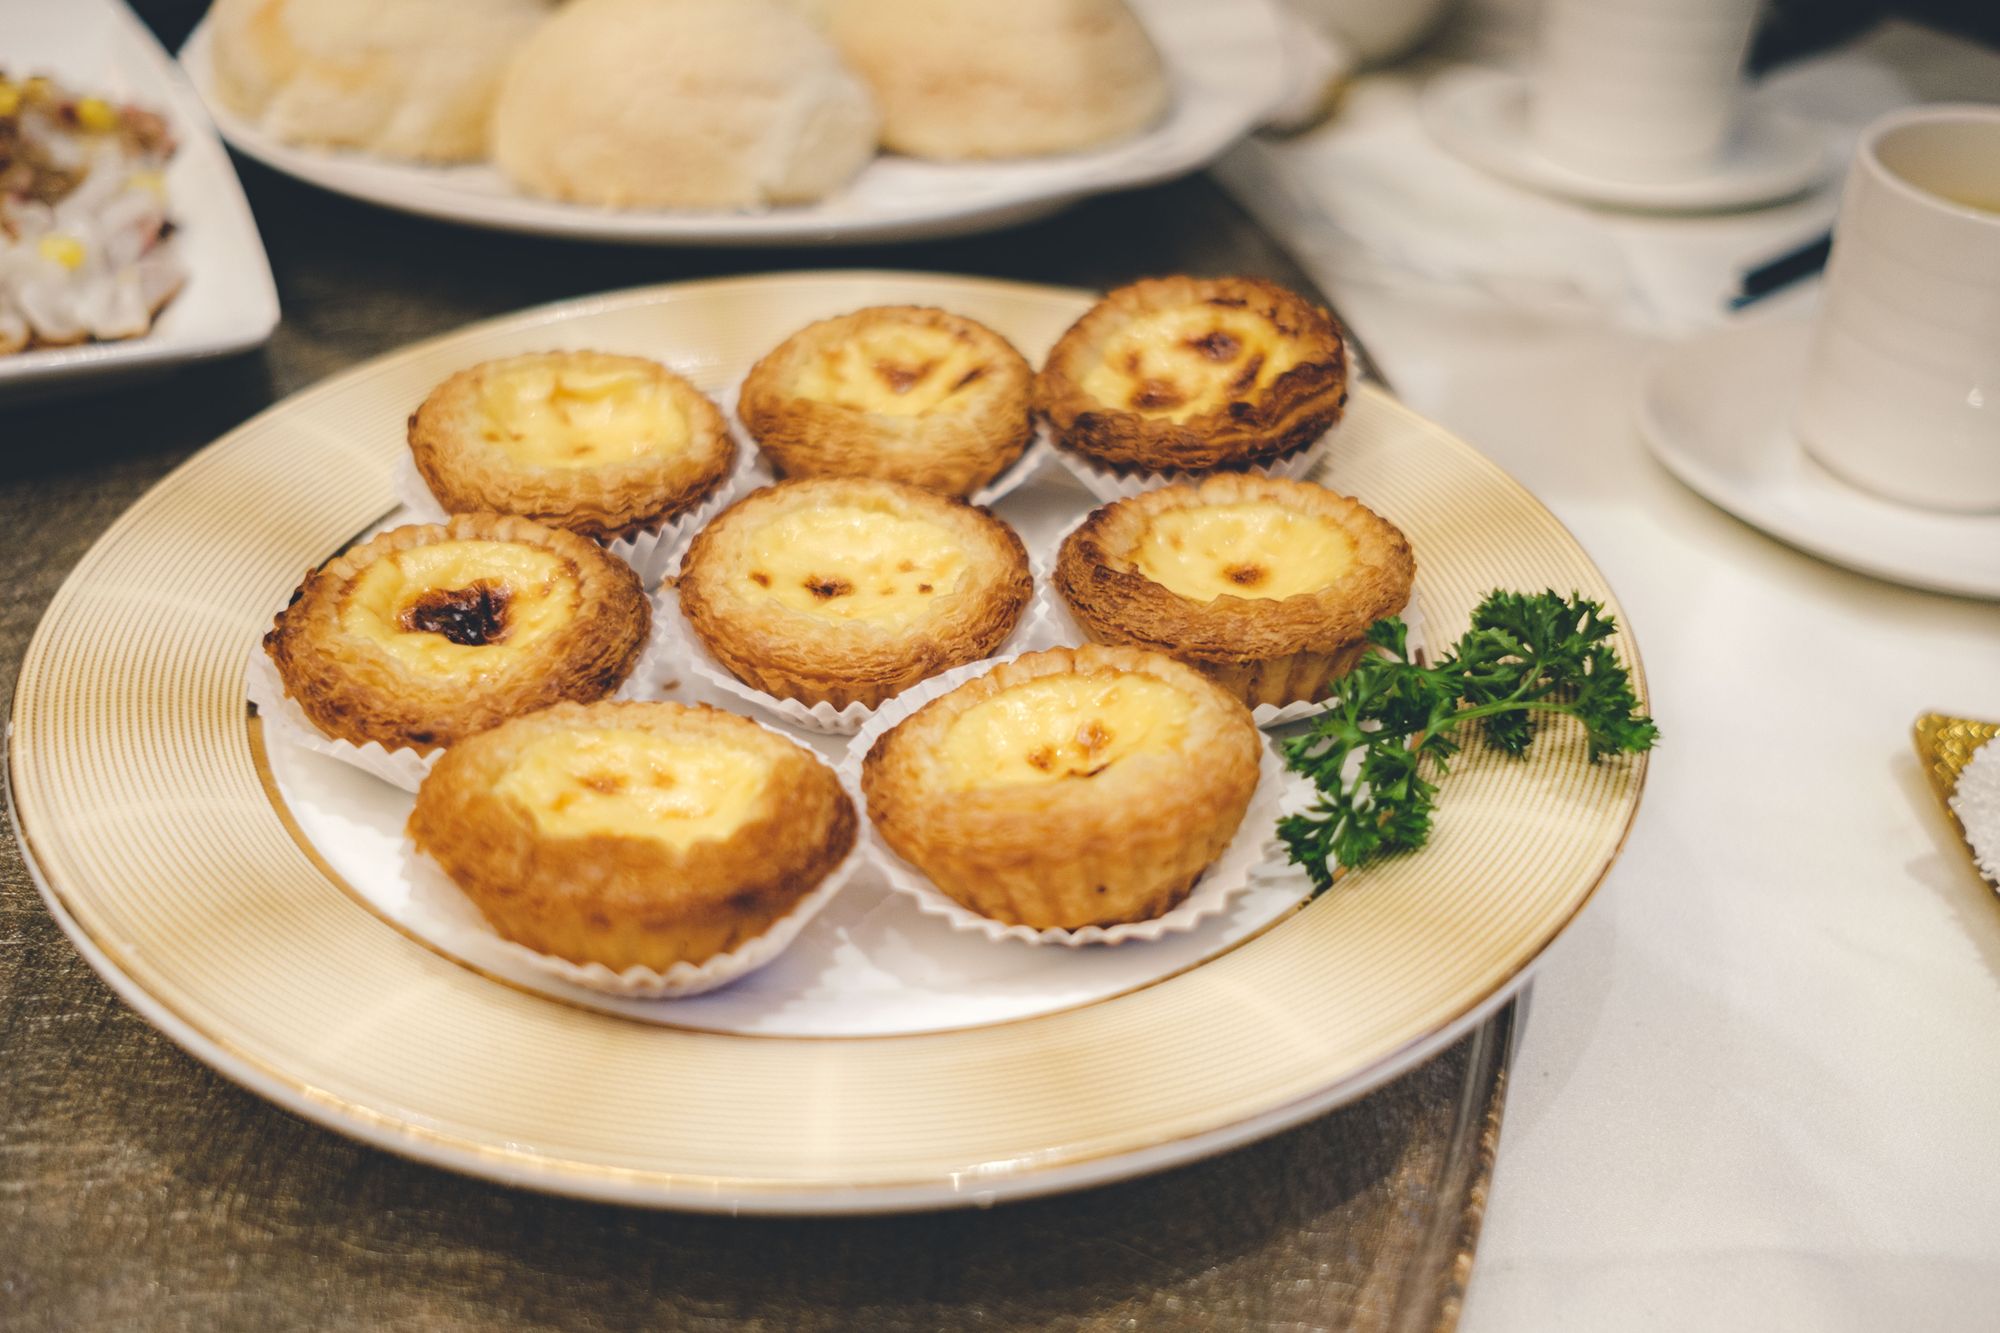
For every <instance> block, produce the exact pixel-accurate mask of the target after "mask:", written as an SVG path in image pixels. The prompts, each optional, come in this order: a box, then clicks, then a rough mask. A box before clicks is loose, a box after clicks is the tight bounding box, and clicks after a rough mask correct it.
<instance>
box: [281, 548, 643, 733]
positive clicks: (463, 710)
mask: <svg viewBox="0 0 2000 1333" xmlns="http://www.w3.org/2000/svg"><path fill="white" fill-rule="evenodd" d="M457 541H478V542H505V543H516V544H520V545H523V546H527V547H532V548H535V549H537V550H542V551H547V552H549V553H550V554H552V555H554V556H555V557H557V560H558V562H559V565H558V569H559V572H558V573H557V575H556V576H555V577H554V578H553V579H551V580H550V582H551V584H553V585H555V586H552V587H550V588H548V589H547V592H548V595H549V596H551V597H555V598H558V599H561V601H562V602H563V603H565V604H566V606H567V609H566V610H565V611H563V613H562V615H561V619H560V622H559V623H558V624H557V625H556V626H555V628H554V630H553V632H551V633H549V634H547V635H546V636H544V637H542V638H540V639H538V640H537V641H535V642H534V643H532V644H529V645H527V646H526V647H516V646H512V645H510V644H509V642H508V640H507V638H506V629H507V624H508V620H507V604H508V601H509V599H510V597H512V596H513V595H515V594H519V593H525V592H526V591H528V590H522V589H508V588H505V587H497V588H496V587H495V586H493V585H492V582H491V581H490V580H481V582H482V583H486V584H488V586H487V587H486V588H485V589H483V590H481V589H457V588H435V589H426V590H420V595H421V594H422V593H426V592H427V593H430V594H434V595H436V597H437V598H438V599H439V601H440V603H441V605H442V607H443V609H444V612H445V613H446V614H449V613H450V612H451V611H452V609H453V605H454V600H456V601H458V602H459V603H462V605H461V606H460V608H459V609H460V610H462V611H465V612H467V613H469V614H470V615H471V616H472V618H473V619H474V620H475V621H477V620H478V619H479V618H481V617H483V618H484V620H485V623H484V624H483V625H479V624H475V626H474V627H475V628H477V629H479V630H480V631H481V632H480V634H479V635H478V636H477V637H486V636H487V635H489V634H490V635H491V636H492V637H490V638H488V641H487V642H486V643H484V644H481V645H467V646H476V647H478V648H479V649H480V651H481V652H482V653H483V654H484V655H485V656H484V658H483V660H481V661H480V663H479V670H478V672H477V674H476V675H472V676H468V675H467V674H464V673H451V674H445V675H430V674H426V673H424V672H422V671H420V670H418V669H416V668H414V667H412V666H411V665H410V664H409V663H408V662H406V661H404V660H402V659H400V658H399V657H398V656H397V655H396V654H394V653H392V652H389V651H387V650H385V648H384V647H383V645H382V644H381V643H380V642H378V641H376V640H374V639H371V638H369V637H368V636H366V635H362V634H356V633H352V632H350V631H349V630H348V628H347V627H346V626H345V625H344V624H343V623H342V609H343V607H344V606H345V605H346V603H347V600H348V598H349V596H350V594H351V593H352V592H353V590H354V588H355V585H356V583H357V581H358V580H359V579H361V578H362V577H363V576H364V575H365V574H366V573H367V571H368V570H369V569H370V568H371V567H372V566H374V565H375V564H376V563H377V562H378V561H381V560H383V559H386V558H388V557H390V556H393V555H395V554H397V553H399V552H405V551H412V550H415V549H416V548H419V547H423V546H428V545H433V544H436V543H441V542H457ZM496 593H497V597H496V595H495V594H496ZM453 594H461V596H460V597H459V598H457V599H454V598H453V596H452V595H453ZM467 594H469V595H467ZM482 594H483V595H482ZM651 624H652V609H651V608H650V607H649V606H648V605H647V603H646V597H645V593H644V592H643V591H642V590H641V588H640V584H639V576H638V575H637V574H635V573H633V572H632V570H631V568H630V566H628V565H626V564H625V563H624V562H623V561H621V560H618V559H616V558H614V557H612V556H610V555H607V554H606V553H605V552H604V551H602V550H600V549H599V548H598V547H597V546H595V545H593V544H592V543H590V542H588V541H586V540H584V539H583V538H581V537H579V536H577V535H576V534H574V533H571V532H564V531H562V530H561V529H559V528H549V527H544V526H543V525H542V524H539V523H535V522H532V521H530V520H528V519H525V518H516V517H513V516H511V515H501V514H458V515H454V516H453V517H452V518H451V519H450V520H449V521H448V522H446V523H443V524H418V525H411V526H408V527H401V528H395V529H392V530H390V531H388V532H385V533H382V534H381V535H379V536H377V537H374V538H371V539H370V540H368V541H366V542H363V543H362V544H361V545H359V546H356V547H354V548H353V549H351V550H349V551H347V552H345V553H343V554H341V555H338V556H336V557H334V558H333V559H332V560H329V561H327V562H326V564H324V565H322V566H320V567H319V568H318V569H315V570H311V571H308V572H307V574H306V577H305V581H304V582H303V583H302V584H300V585H299V589H298V591H297V592H296V593H294V594H293V596H292V602H291V605H289V606H288V607H286V608H285V609H284V610H283V611H280V612H279V613H278V615H277V618H276V620H275V621H274V622H273V625H272V628H271V631H270V632H269V633H268V634H266V635H265V636H264V651H265V652H266V653H268V654H270V657H271V660H272V662H273V663H275V664H276V665H277V668H278V674H279V675H280V676H281V677H282V678H283V680H284V683H285V693H286V694H287V695H289V696H291V698H292V699H294V700H295V701H297V703H298V705H299V707H300V708H301V709H303V710H304V712H305V714H306V716H307V717H308V718H310V719H311V720H312V722H313V724H314V725H315V726H317V727H318V728H319V729H320V730H321V731H323V732H325V733H326V734H327V735H329V736H332V737H334V738H336V739H338V740H344V741H349V742H352V743H353V744H356V745H365V744H367V743H368V742H370V741H374V742H377V743H379V744H380V745H382V746H384V747H385V748H388V749H398V748H409V749H414V750H418V751H421V752H423V753H429V752H430V751H432V750H436V749H439V748H441V747H443V746H447V745H451V744H453V743H455V742H457V741H459V740H462V739H464V738H465V737H467V736H470V735H473V734H474V733H476V732H480V731H484V730H485V729H486V728H488V727H491V726H493V725H494V724H496V723H498V722H501V721H504V720H505V719H507V718H509V717H513V716H515V715H516V714H519V713H525V712H528V711H530V710H532V709H536V708H542V707H545V706H547V705H549V704H552V703H556V702H558V701H561V700H576V701H580V702H590V701H593V700H596V699H601V698H603V697H605V696H606V695H608V694H610V693H612V692H613V691H614V690H616V689H617V688H618V687H619V685H620V684H622V683H623V682H624V680H625V678H626V676H628V675H629V674H631V671H632V668H633V666H634V665H635V664H636V663H637V661H638V659H639V653H640V651H641V650H642V649H643V648H644V646H645V643H646V636H647V634H648V632H649V630H650V628H651ZM461 637H462V638H463V637H473V636H468V635H464V634H461ZM453 642H458V640H457V639H454V640H453Z"/></svg>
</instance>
